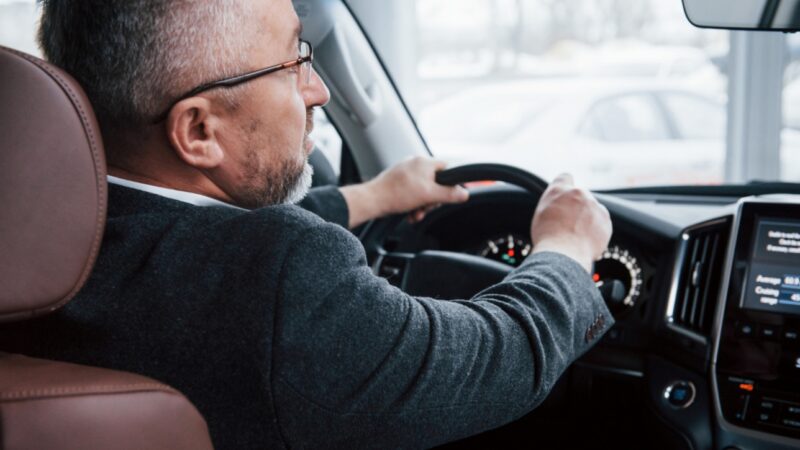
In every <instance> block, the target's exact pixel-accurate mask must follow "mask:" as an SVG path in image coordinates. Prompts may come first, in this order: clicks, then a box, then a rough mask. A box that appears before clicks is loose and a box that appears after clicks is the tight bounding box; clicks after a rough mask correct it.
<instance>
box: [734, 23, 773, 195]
mask: <svg viewBox="0 0 800 450" xmlns="http://www.w3.org/2000/svg"><path fill="white" fill-rule="evenodd" d="M785 45H786V43H785V37H784V35H783V34H779V33H752V32H743V31H732V32H731V33H730V53H729V60H728V80H729V81H728V83H729V84H728V99H729V100H728V125H727V145H726V158H725V180H726V182H728V183H742V182H747V181H750V180H776V179H778V178H779V177H780V147H781V129H782V123H783V115H782V112H781V106H782V100H781V95H782V92H783V70H784V65H785V59H786V55H785V51H786V50H785V48H786V47H785Z"/></svg>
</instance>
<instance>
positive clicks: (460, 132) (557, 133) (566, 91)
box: [420, 78, 800, 189]
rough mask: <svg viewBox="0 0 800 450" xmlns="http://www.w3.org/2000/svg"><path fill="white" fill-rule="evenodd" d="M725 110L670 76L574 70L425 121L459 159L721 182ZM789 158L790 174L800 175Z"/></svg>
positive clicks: (443, 150)
mask: <svg viewBox="0 0 800 450" xmlns="http://www.w3.org/2000/svg"><path fill="white" fill-rule="evenodd" d="M725 117H726V114H725V104H724V102H723V101H721V100H720V99H718V98H717V97H713V96H709V95H706V94H704V93H702V92H698V91H692V90H688V89H686V88H685V87H681V86H675V85H671V84H668V83H665V82H663V81H659V82H654V81H648V80H642V79H636V78H631V79H619V78H616V79H602V78H600V79H596V78H592V79H586V78H572V79H566V80H563V79H562V80H532V81H514V82H505V83H497V84H487V85H483V86H480V87H477V88H473V89H470V90H466V91H463V92H460V93H458V94H455V95H453V96H451V97H448V98H446V99H444V100H443V101H441V102H438V103H436V104H433V105H431V106H429V107H427V108H425V109H423V111H422V113H421V114H420V128H421V130H422V132H423V134H424V135H425V137H426V139H427V141H428V144H429V146H430V148H431V151H432V152H433V154H434V155H435V156H436V157H439V158H442V159H445V160H447V161H449V162H450V163H452V164H463V163H467V162H480V161H483V162H487V161H490V162H502V163H508V164H514V165H517V166H519V167H523V168H525V169H527V170H529V171H531V172H534V173H537V174H539V175H541V176H543V177H545V178H552V177H554V176H555V175H557V174H558V173H560V172H563V171H570V172H571V173H573V174H574V175H575V176H576V177H577V178H578V179H579V180H580V182H581V183H583V184H586V185H588V186H590V187H592V188H595V189H597V188H610V187H623V186H639V185H663V184H719V183H721V182H722V181H723V179H724V164H723V161H724V159H725V158H724V157H725V120H726V119H725ZM797 134H798V133H797V132H796V131H792V130H786V131H784V134H783V140H784V146H783V148H784V151H787V152H795V151H796V150H793V149H798V148H800V145H798V144H800V139H798V137H797V136H796V135H797ZM788 160H789V158H784V161H788ZM785 166H786V167H784V168H783V172H784V175H785V176H786V175H790V174H798V173H800V167H794V166H793V165H789V164H785ZM790 177H791V175H790ZM792 178H793V177H792Z"/></svg>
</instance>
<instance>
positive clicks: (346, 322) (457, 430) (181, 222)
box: [3, 0, 613, 448]
mask: <svg viewBox="0 0 800 450" xmlns="http://www.w3.org/2000/svg"><path fill="white" fill-rule="evenodd" d="M300 34H301V30H300V22H299V20H298V17H297V15H296V14H295V12H294V9H293V7H292V3H291V2H290V0H259V1H253V0H196V1H191V0H180V1H175V0H170V1H167V0H135V1H108V0H103V1H100V0H91V1H90V0H82V1H64V0H59V1H55V0H52V1H46V0H45V1H44V2H43V16H42V21H41V27H40V31H39V40H40V44H41V46H42V50H43V52H44V54H45V55H46V57H47V58H48V59H49V60H50V61H51V62H53V63H54V64H56V65H58V66H60V67H62V68H64V69H65V70H67V72H69V73H71V74H72V75H73V76H75V77H76V79H77V80H78V81H79V82H80V83H81V84H82V86H83V87H84V88H85V90H86V92H87V94H88V96H89V98H90V100H91V101H92V104H93V106H94V108H95V110H96V112H97V115H98V119H99V122H100V124H101V128H102V130H103V137H104V142H105V147H106V153H107V155H106V156H107V161H108V173H109V206H108V223H107V226H106V232H105V236H104V240H103V244H102V247H101V251H100V254H99V256H98V259H97V263H96V266H95V269H94V272H93V273H92V275H91V277H90V279H89V281H88V283H87V285H86V287H85V288H84V289H83V291H82V292H81V293H79V295H78V296H77V297H76V298H75V299H74V300H73V301H72V302H70V303H69V304H67V305H66V306H65V307H64V308H62V309H61V310H59V311H57V312H55V313H53V314H51V315H49V316H46V317H44V318H41V319H38V320H35V321H29V322H23V323H20V324H16V325H14V326H13V327H9V328H8V329H9V332H8V333H9V334H8V335H7V336H4V337H3V339H4V340H5V341H6V342H10V345H11V347H12V350H14V348H13V347H15V346H16V347H19V349H20V350H24V351H25V352H26V353H27V354H30V355H35V356H41V357H54V358H57V359H61V360H68V361H73V362H77V363H83V364H91V365H98V366H105V367H110V368H115V369H119V370H125V371H132V372H137V373H141V374H144V375H147V376H150V377H153V378H156V379H158V380H160V381H163V382H165V383H168V384H170V385H172V386H174V387H175V388H177V389H178V390H180V391H181V392H183V393H184V394H185V395H186V396H187V397H188V398H189V399H190V400H191V401H192V402H193V403H194V404H195V405H196V406H197V408H198V409H199V411H200V412H201V413H202V414H203V416H204V417H205V418H206V420H207V421H208V425H209V428H210V432H211V436H212V439H213V441H214V444H215V446H216V447H217V448H265V447H266V448H272V447H320V446H325V447H351V448H352V447H429V446H432V445H436V444H440V443H444V442H448V441H451V440H455V439H459V438H462V437H465V436H468V435H471V434H475V433H477V432H480V431H484V430H487V429H491V428H495V427H497V426H500V425H502V424H504V423H507V422H509V421H512V420H514V419H516V418H518V417H521V416H522V415H524V414H526V413H527V412H529V411H530V410H531V409H533V408H534V407H535V406H536V405H538V404H539V403H540V402H541V401H542V400H543V399H544V398H545V397H546V395H547V394H548V392H549V391H550V389H551V387H552V386H553V385H554V383H555V382H556V380H557V379H558V377H559V376H560V375H561V373H563V371H564V370H565V369H566V367H567V366H568V365H569V364H570V363H571V362H572V361H573V360H575V359H576V358H577V357H578V356H580V355H581V354H582V353H583V352H585V351H586V350H587V349H588V348H589V347H590V346H591V345H593V344H594V343H595V342H596V341H597V339H598V338H599V336H601V335H602V332H604V331H605V330H607V329H608V328H609V327H610V326H611V324H612V323H613V319H612V318H611V316H610V314H609V312H608V310H607V309H606V306H605V304H604V303H603V301H602V299H601V298H600V295H599V293H598V291H597V289H596V288H595V286H594V284H593V282H592V280H591V278H590V276H589V271H590V268H591V265H592V261H593V260H594V259H595V258H596V257H598V256H599V255H600V253H601V252H602V251H603V250H604V249H605V248H606V246H607V244H608V241H609V238H610V235H611V223H610V220H609V216H608V212H607V211H606V210H605V208H604V207H603V206H602V205H600V204H599V203H598V202H597V201H596V200H595V199H594V198H593V197H592V196H591V194H590V193H588V191H586V190H583V189H578V188H576V187H575V186H574V185H573V182H572V179H571V177H569V176H568V175H563V176H561V177H558V178H557V179H556V180H555V181H554V182H553V183H552V184H551V186H550V188H549V189H548V190H547V191H546V192H545V194H544V196H543V197H542V198H541V200H540V202H539V205H538V207H537V211H536V214H535V216H534V219H533V222H532V225H531V237H532V239H533V241H534V242H535V243H536V244H535V246H534V249H533V252H532V254H531V256H529V257H528V258H527V260H526V261H525V262H524V263H523V264H522V266H521V267H519V268H518V269H516V270H515V271H513V272H512V273H511V274H510V275H508V276H507V277H506V278H505V279H504V280H503V281H502V282H501V283H499V284H497V285H495V286H492V287H490V288H488V289H486V290H484V291H482V292H481V293H479V294H477V295H476V296H475V297H473V298H472V299H453V300H454V301H441V300H433V299H428V298H415V297H412V296H409V295H407V294H405V293H404V292H402V291H400V290H399V289H397V288H395V287H393V286H391V285H390V284H389V283H387V282H386V281H385V280H383V279H381V278H379V277H376V276H375V275H374V274H373V273H372V272H371V270H370V268H369V267H368V266H367V264H366V261H365V257H364V250H363V248H362V246H361V244H360V242H359V241H358V240H357V239H356V238H355V237H354V236H353V235H352V234H351V233H350V232H348V231H347V228H352V227H355V226H357V225H359V224H361V223H364V222H365V221H368V220H372V219H375V218H378V217H381V216H384V215H387V214H393V213H412V215H413V218H414V219H416V220H420V219H421V218H422V216H423V215H424V213H425V211H426V210H427V209H428V208H430V207H431V206H433V205H437V204H441V203H454V202H463V201H466V200H467V197H468V193H467V192H466V191H465V190H464V189H463V188H460V187H445V186H440V185H438V184H436V183H435V181H434V175H435V173H436V171H438V170H441V169H443V167H444V166H443V164H441V163H440V162H437V161H434V160H430V159H424V158H417V159H413V160H410V161H407V162H405V163H402V164H399V165H397V166H395V167H394V168H392V169H389V170H387V171H386V172H384V173H382V174H381V175H379V176H378V177H376V178H375V179H373V180H371V181H368V182H366V183H363V184H360V185H354V186H349V187H343V188H333V187H329V188H322V189H315V190H311V191H310V192H309V191H308V188H309V185H310V176H311V170H310V166H309V165H308V162H307V159H308V156H309V154H310V152H311V151H312V149H313V142H312V141H311V140H310V139H309V136H308V135H309V132H310V131H311V128H312V124H313V116H312V115H313V110H314V108H316V107H319V106H323V105H325V104H326V103H327V101H328V100H329V92H328V90H327V88H326V87H325V85H324V83H323V81H322V80H321V78H320V77H319V76H318V75H317V74H316V73H315V72H314V70H313V68H312V67H311V59H312V51H313V50H312V48H311V46H310V45H309V44H308V43H306V42H304V41H302V40H301V39H300ZM301 199H302V202H301V205H302V206H303V207H304V208H305V209H303V208H300V207H298V206H295V205H293V203H296V202H298V201H300V200H301ZM309 211H311V212H309ZM312 212H313V213H315V214H313V213H312ZM43 330H47V331H46V332H45V331H43ZM67 343H68V345H67Z"/></svg>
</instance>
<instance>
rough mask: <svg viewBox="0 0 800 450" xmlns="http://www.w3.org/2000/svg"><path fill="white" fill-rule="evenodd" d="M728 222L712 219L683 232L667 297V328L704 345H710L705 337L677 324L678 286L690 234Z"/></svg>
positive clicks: (724, 218) (722, 218)
mask: <svg viewBox="0 0 800 450" xmlns="http://www.w3.org/2000/svg"><path fill="white" fill-rule="evenodd" d="M727 220H728V216H725V217H721V218H718V219H711V220H708V221H705V222H701V223H699V224H697V225H692V226H690V227H688V228H686V229H685V230H683V231H682V232H681V241H680V242H679V243H678V251H677V255H676V257H675V265H674V266H673V268H672V280H671V281H670V285H669V297H667V310H666V314H665V315H664V320H665V322H666V324H667V327H668V328H669V329H670V330H672V331H674V332H676V333H679V334H681V335H683V336H685V337H687V338H689V339H692V340H694V341H696V342H698V343H700V344H702V345H706V344H708V339H707V338H706V337H705V336H703V335H701V334H699V333H696V332H694V331H692V330H689V329H686V328H684V327H682V326H680V325H678V324H676V323H675V304H676V303H677V300H678V284H679V283H680V274H681V267H683V263H684V259H685V258H686V251H687V247H688V245H689V244H688V242H689V238H690V234H691V233H692V232H693V231H695V230H697V229H702V228H707V227H709V226H714V225H717V224H719V223H724V222H726V221H727ZM729 240H730V239H729ZM723 281H724V279H723ZM717 307H719V302H717ZM712 330H713V328H712Z"/></svg>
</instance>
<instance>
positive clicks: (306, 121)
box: [221, 0, 330, 208]
mask: <svg viewBox="0 0 800 450" xmlns="http://www.w3.org/2000/svg"><path fill="white" fill-rule="evenodd" d="M244 1H251V0H244ZM255 10H256V14H254V15H253V16H252V17H249V18H248V20H253V21H256V22H255V23H254V27H252V29H254V32H255V36H254V39H255V42H254V44H255V45H253V46H252V48H251V49H249V50H248V51H249V52H250V55H251V57H250V61H251V62H252V66H251V67H243V68H242V72H245V71H248V70H254V69H259V68H262V67H267V66H271V65H274V64H279V63H283V62H286V61H290V60H293V59H296V58H297V57H298V38H299V31H300V28H299V27H300V22H299V20H298V18H297V15H296V14H295V12H294V8H293V7H292V3H291V1H290V0H263V1H259V2H258V4H257V5H256V6H255ZM242 28H243V29H251V27H242ZM301 73H302V70H301V69H300V68H299V67H295V68H293V69H286V70H281V71H278V72H275V73H273V74H270V75H267V76H264V77H261V78H258V79H256V80H253V81H251V82H249V83H247V86H246V87H245V89H244V90H243V91H242V93H241V95H239V108H237V109H236V110H234V111H231V112H230V113H229V114H228V115H226V116H225V117H226V119H227V120H228V121H229V123H228V124H227V127H226V129H227V130H228V131H229V132H228V133H225V134H224V137H222V139H221V141H222V140H223V139H224V141H223V142H221V144H222V145H223V148H224V149H225V151H226V161H225V165H224V169H223V170H224V172H225V176H224V177H223V179H224V183H225V184H227V185H226V186H223V189H224V190H225V191H226V192H227V194H228V195H229V196H230V197H231V198H232V199H233V200H234V202H235V203H236V204H237V205H239V206H243V207H246V208H257V207H261V206H266V205H270V204H276V203H282V202H292V201H298V200H299V199H301V198H302V197H303V196H304V195H305V192H306V191H307V189H308V187H309V185H310V178H311V167H310V166H309V165H308V155H309V154H310V153H311V151H312V150H313V148H314V144H313V142H312V141H311V139H309V137H308V134H309V133H310V132H311V129H312V127H313V123H314V121H313V108H314V107H316V106H321V105H324V104H325V103H327V102H328V100H329V98H330V95H329V93H328V90H327V88H326V87H325V85H324V83H323V82H322V80H321V79H320V78H319V76H317V74H316V73H315V72H312V73H311V77H310V81H308V82H306V78H305V77H302V76H301Z"/></svg>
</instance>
